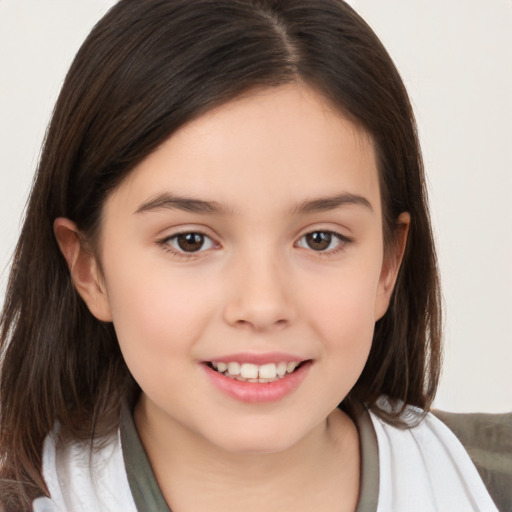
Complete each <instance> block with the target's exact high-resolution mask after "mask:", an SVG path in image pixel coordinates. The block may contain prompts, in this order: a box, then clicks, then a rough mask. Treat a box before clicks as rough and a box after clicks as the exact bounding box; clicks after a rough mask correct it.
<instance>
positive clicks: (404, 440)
mask: <svg viewBox="0 0 512 512" xmlns="http://www.w3.org/2000/svg"><path fill="white" fill-rule="evenodd" d="M411 410H413V409H412V408H411ZM370 417H371V420H372V423H373V426H374V429H375V433H376V436H377V444H378V449H379V468H380V470H379V473H380V482H379V501H378V506H377V512H413V511H414V512H453V511H457V512H498V509H497V508H496V506H495V505H494V503H493V501H492V499H491V497H490V496H489V493H488V492H487V490H486V488H485V485H484V484H483V482H482V480H481V478H480V476H479V475H478V472H477V470H476V468H475V466H474V465H473V463H472V462H471V459H470V458H469V456H468V454H467V453H466V451H465V449H464V447H463V446H462V445H461V443H460V442H459V441H458V439H457V438H456V437H455V435H454V434H453V433H452V432H451V431H450V430H449V429H448V427H446V426H445V425H444V424H443V423H442V422H441V421H439V420H438V419H437V418H435V417H434V416H433V415H431V414H428V415H427V416H426V418H425V419H424V420H423V421H422V422H421V423H420V424H419V425H418V426H415V427H412V428H410V429H407V430H400V429H398V428H396V427H392V426H390V425H388V424H386V423H384V422H383V421H382V420H380V419H379V418H378V417H376V416H375V415H374V414H372V413H370ZM55 439H56V433H54V434H52V435H50V436H48V438H47V439H46V441H45V445H44V453H43V475H44V478H45V481H46V483H47V485H48V489H49V491H50V494H51V497H52V498H51V500H50V499H48V498H38V499H37V500H35V501H34V504H33V505H34V508H33V509H34V512H137V509H136V507H135V503H134V501H133V498H132V495H131V492H130V487H129V484H128V478H127V475H126V469H125V466H124V460H123V454H122V449H121V440H120V437H119V435H117V436H116V437H115V438H114V439H112V441H111V443H109V444H108V445H107V446H105V447H104V448H102V449H101V450H100V451H94V452H93V453H92V454H90V453H89V446H88V445H84V444H69V445H66V446H56V441H55ZM205 512H207V511H205Z"/></svg>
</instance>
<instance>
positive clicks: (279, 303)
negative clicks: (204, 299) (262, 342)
mask: <svg viewBox="0 0 512 512" xmlns="http://www.w3.org/2000/svg"><path fill="white" fill-rule="evenodd" d="M284 266H285V265H283V264H282V262H281V263H280V262H279V261H278V257H277V255H275V254H272V253H270V254H262V253H261V252H260V253H259V254H253V255H252V256H250V257H246V258H241V259H240V262H239V263H238V264H236V265H233V266H232V267H231V271H230V276H229V279H228V280H229V282H230V284H229V286H228V289H229V291H228V297H227V300H226V303H225V307H224V319H225V321H226V322H227V323H228V324H230V325H232V326H234V327H238V328H246V329H251V330H254V331H257V332H264V331H270V330H276V329H282V328H284V327H286V326H288V325H289V324H290V323H291V322H292V321H293V318H294V308H293V305H292V304H293V301H292V295H291V293H290V283H289V281H290V279H289V277H288V275H289V272H287V271H286V269H285V268H284Z"/></svg>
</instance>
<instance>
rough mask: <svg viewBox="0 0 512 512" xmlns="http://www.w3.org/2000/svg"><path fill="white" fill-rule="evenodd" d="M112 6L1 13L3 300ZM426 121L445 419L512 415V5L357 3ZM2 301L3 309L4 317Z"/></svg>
mask: <svg viewBox="0 0 512 512" xmlns="http://www.w3.org/2000/svg"><path fill="white" fill-rule="evenodd" d="M113 3H114V2H113V1H112V0H0V294H1V295H2V296H3V293H4V290H5V284H6V280H7V269H8V265H9V259H10V256H11V253H12V251H13V248H14V245H15V243H16V239H17V236H18V233H19V228H20V219H21V216H22V213H23V208H24V204H25V201H26V199H27V196H28V192H29V189H30V184H31V178H32V175H33V173H34V170H35V168H36V165H37V160H38V155H39V149H40V145H41V142H42V139H43V136H44V133H45V129H46V126H47V123H48V120H49V117H50V114H51V111H52V108H53V104H54V102H55V100H56V97H57V94H58V91H59V88H60V86H61V84H62V81H63V78H64V75H65V73H66V71H67V69H68V67H69V65H70V63H71V60H72V58H73V56H74V54H75V53H76V51H77V49H78V47H79V45H80V44H81V42H82V41H83V39H84V38H85V36H86V35H87V33H88V32H89V30H90V29H91V28H92V26H93V25H94V23H95V22H96V21H97V20H98V19H99V18H100V17H101V15H102V14H103V13H104V12H106V10H107V9H108V8H109V7H110V6H111V5H112V4H113ZM350 3H351V4H352V5H353V6H354V7H355V8H356V10H357V11H358V12H359V13H360V14H361V15H362V16H363V17H364V18H365V19H366V20H367V22H368V23H369V24H370V25H371V26H372V27H373V29H374V30H375V32H376V33H377V35H378V36H379V37H380V38H381V40H382V41H383V43H384V45H385V46H386V48H387V49H388V51H389V53H390V54H391V56H392V57H393V59H394V61H395V63H396V64H397V67H398V69H399V71H400V73H401V74H402V77H403V79H404V81H405V84H406V86H407V88H408V90H409V93H410V96H411V99H412V102H413V105H414V109H415V112H416V115H417V120H418V125H419V132H420V139H421V142H422V147H423V151H424V158H425V164H426V169H427V174H428V185H429V193H430V201H431V209H432V216H433V223H434V230H435V234H436V239H437V242H438V252H439V260H440V266H441V275H442V281H443V293H444V301H445V365H444V372H443V378H442V382H441V387H440V390H439V394H438V398H437V401H436V405H437V406H438V407H440V408H445V409H449V410H453V411H483V412H499V411H506V410H510V409H512V1H511V0H464V1H460V0H352V1H351V2H350ZM1 302H2V300H1V299H0V303H1Z"/></svg>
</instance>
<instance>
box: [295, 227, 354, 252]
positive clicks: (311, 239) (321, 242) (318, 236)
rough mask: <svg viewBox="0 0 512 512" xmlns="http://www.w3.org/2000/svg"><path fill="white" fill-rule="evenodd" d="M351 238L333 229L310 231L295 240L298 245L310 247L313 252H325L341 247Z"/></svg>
mask: <svg viewBox="0 0 512 512" xmlns="http://www.w3.org/2000/svg"><path fill="white" fill-rule="evenodd" d="M350 242H351V240H350V239H349V238H347V237H346V236H343V235H341V234H339V233H335V232H333V231H311V233H306V234H305V235H303V236H302V237H301V238H300V240H299V241H298V242H297V246H298V247H302V248H304V249H311V250H313V251H315V252H326V253H328V254H330V251H335V250H337V249H342V248H343V246H345V245H346V244H349V243H350Z"/></svg>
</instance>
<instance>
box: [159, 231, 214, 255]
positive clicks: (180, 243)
mask: <svg viewBox="0 0 512 512" xmlns="http://www.w3.org/2000/svg"><path fill="white" fill-rule="evenodd" d="M166 243H168V244H169V245H170V246H171V247H172V248H173V249H174V250H175V251H176V252H186V253H193V252H199V251H204V250H205V249H211V248H212V247H213V242H212V240H211V238H210V237H208V236H206V235H203V234H202V233H193V232H191V233H180V234H178V235H174V236H172V237H170V238H169V239H168V240H167V242H166Z"/></svg>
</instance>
